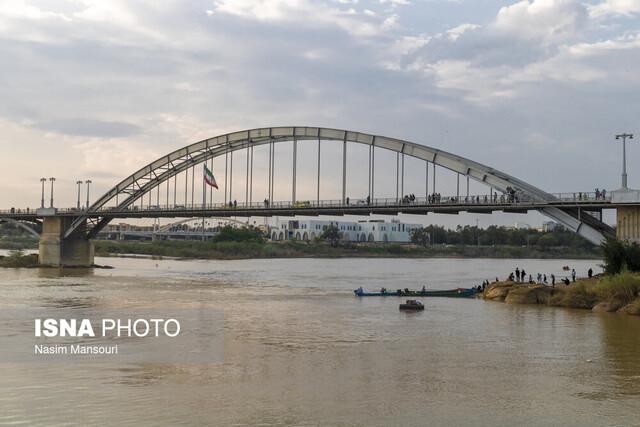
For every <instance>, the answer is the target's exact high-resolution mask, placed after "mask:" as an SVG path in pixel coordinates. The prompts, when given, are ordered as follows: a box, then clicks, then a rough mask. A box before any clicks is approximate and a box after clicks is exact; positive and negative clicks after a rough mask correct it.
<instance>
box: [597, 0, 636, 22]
mask: <svg viewBox="0 0 640 427" xmlns="http://www.w3.org/2000/svg"><path fill="white" fill-rule="evenodd" d="M639 13H640V0H605V1H603V2H601V3H598V4H594V5H589V14H590V15H591V16H592V17H594V18H600V17H606V16H615V15H625V16H632V15H635V14H639Z"/></svg>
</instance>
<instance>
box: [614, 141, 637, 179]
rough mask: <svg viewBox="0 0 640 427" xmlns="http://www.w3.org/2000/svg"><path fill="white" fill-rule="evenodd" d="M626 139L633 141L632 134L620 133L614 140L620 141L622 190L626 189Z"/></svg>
mask: <svg viewBox="0 0 640 427" xmlns="http://www.w3.org/2000/svg"><path fill="white" fill-rule="evenodd" d="M627 138H629V139H633V134H632V133H621V134H618V135H616V139H622V188H623V189H626V188H627Z"/></svg>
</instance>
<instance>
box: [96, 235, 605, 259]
mask: <svg viewBox="0 0 640 427" xmlns="http://www.w3.org/2000/svg"><path fill="white" fill-rule="evenodd" d="M95 248H96V255H100V256H109V255H118V254H120V255H122V254H141V255H152V256H166V257H181V258H204V259H207V258H208V259H238V258H293V257H314V256H315V257H346V256H352V257H357V256H370V257H407V258H411V257H415V258H428V257H436V256H444V257H469V258H577V259H597V258H598V254H597V253H591V252H586V251H580V250H573V251H570V250H568V249H567V248H551V249H545V250H542V249H537V248H526V247H524V248H523V247H513V246H458V245H456V246H453V245H433V246H426V247H424V246H417V245H400V244H361V243H342V244H340V245H338V246H336V247H332V246H331V245H330V244H328V243H326V242H309V243H306V242H300V241H284V242H264V241H255V240H254V241H216V240H211V241H206V242H202V241H178V240H165V241H156V242H134V241H106V240H98V241H96V242H95Z"/></svg>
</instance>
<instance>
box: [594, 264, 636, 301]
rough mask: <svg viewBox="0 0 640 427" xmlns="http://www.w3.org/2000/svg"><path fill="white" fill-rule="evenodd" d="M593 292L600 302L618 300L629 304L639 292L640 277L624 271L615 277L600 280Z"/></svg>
mask: <svg viewBox="0 0 640 427" xmlns="http://www.w3.org/2000/svg"><path fill="white" fill-rule="evenodd" d="M594 290H595V292H596V294H597V295H598V297H600V299H602V300H618V301H621V302H623V303H629V302H631V301H633V300H634V299H635V298H636V296H638V292H640V277H638V276H636V275H633V274H631V273H629V272H628V271H625V272H622V273H620V274H616V275H615V276H609V277H605V278H602V279H601V280H600V281H599V282H598V284H597V285H596V287H595V289H594Z"/></svg>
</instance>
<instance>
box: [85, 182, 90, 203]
mask: <svg viewBox="0 0 640 427" xmlns="http://www.w3.org/2000/svg"><path fill="white" fill-rule="evenodd" d="M85 183H86V184H87V210H89V186H90V185H91V180H90V179H88V180H86V181H85Z"/></svg>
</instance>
